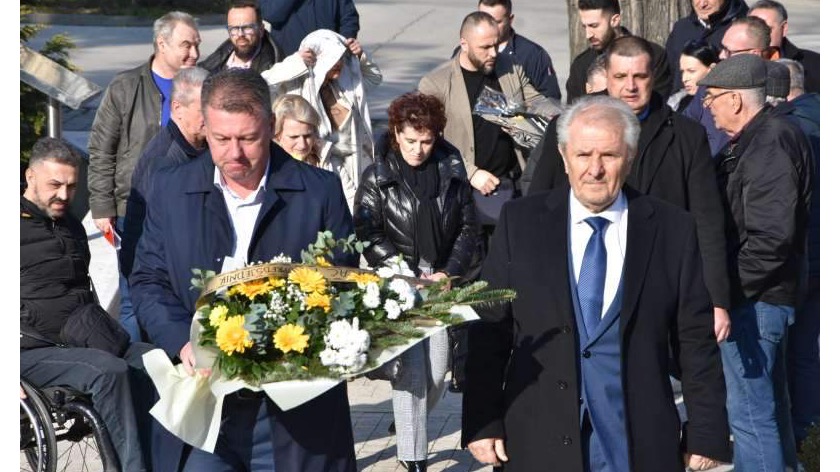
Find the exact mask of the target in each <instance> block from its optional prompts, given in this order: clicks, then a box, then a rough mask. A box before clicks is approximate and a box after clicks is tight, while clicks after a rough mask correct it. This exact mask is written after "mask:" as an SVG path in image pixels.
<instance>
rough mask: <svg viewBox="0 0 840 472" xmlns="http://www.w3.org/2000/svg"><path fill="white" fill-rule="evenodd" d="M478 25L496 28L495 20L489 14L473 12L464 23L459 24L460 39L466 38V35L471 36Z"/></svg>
mask: <svg viewBox="0 0 840 472" xmlns="http://www.w3.org/2000/svg"><path fill="white" fill-rule="evenodd" d="M480 25H490V26H492V27H494V28H498V25H496V20H494V19H493V17H492V16H490V14H489V13H485V12H483V11H474V12H472V13H470V14H469V15H467V16H466V17H465V18H464V21H462V22H461V37H462V38H466V37H467V35H472V32H473V31H474V30H475V29H476V28H477V27H478V26H480Z"/></svg>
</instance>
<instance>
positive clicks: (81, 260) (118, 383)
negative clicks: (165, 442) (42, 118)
mask: <svg viewBox="0 0 840 472" xmlns="http://www.w3.org/2000/svg"><path fill="white" fill-rule="evenodd" d="M80 164H81V160H80V157H79V156H78V154H77V153H76V152H75V151H74V150H73V149H72V148H71V147H70V146H69V145H68V144H67V143H65V142H64V141H62V140H59V139H54V138H42V139H40V140H38V142H36V143H35V145H34V146H33V148H32V155H31V157H30V160H29V167H28V168H27V169H26V184H27V187H26V190H25V191H24V193H23V195H22V196H21V199H20V333H21V338H20V348H21V351H20V375H21V378H24V379H26V380H27V381H28V382H29V383H31V384H32V385H33V386H35V387H37V388H46V387H52V386H64V387H69V388H72V389H75V390H78V391H79V392H82V393H84V394H88V395H90V397H91V400H92V402H93V407H94V409H95V410H96V411H97V412H98V413H99V415H100V416H101V418H102V420H103V422H104V424H105V426H106V428H107V432H108V435H109V436H110V439H111V442H112V443H113V446H114V449H115V452H116V454H117V456H118V458H119V462H120V465H121V469H122V470H123V472H137V471H145V470H147V467H146V465H145V464H146V463H147V461H148V460H147V458H148V454H149V450H148V447H147V446H148V442H147V441H146V440H145V439H146V434H147V433H146V431H148V424H149V421H150V420H149V415H148V413H147V412H148V410H149V407H150V404H149V402H150V400H151V398H152V397H151V396H150V394H149V392H151V391H152V390H151V389H153V387H152V386H151V382H150V380H149V379H148V377H147V376H146V374H145V371H144V370H143V363H142V359H141V356H142V355H143V354H144V353H145V352H146V351H148V350H149V349H151V348H152V347H153V346H151V345H149V344H143V343H133V344H130V343H129V341H128V334H127V333H126V332H125V330H123V329H122V327H121V326H120V325H119V323H117V322H116V321H114V320H113V319H112V318H111V317H110V315H108V313H107V312H105V310H103V309H102V308H101V307H100V306H99V305H98V303H97V300H96V296H95V294H94V293H93V291H92V290H91V284H90V277H89V275H88V264H89V263H90V250H89V248H88V242H87V234H86V232H85V230H84V228H83V227H82V224H81V222H80V221H79V220H78V219H77V218H76V217H74V216H73V215H72V214H71V213H70V211H69V209H70V202H71V200H72V199H73V195H74V193H75V190H76V181H77V178H78V174H79V166H80ZM135 412H136V415H135ZM138 423H140V424H138ZM138 426H140V429H139V430H138ZM138 431H143V433H142V434H141V433H140V432H138Z"/></svg>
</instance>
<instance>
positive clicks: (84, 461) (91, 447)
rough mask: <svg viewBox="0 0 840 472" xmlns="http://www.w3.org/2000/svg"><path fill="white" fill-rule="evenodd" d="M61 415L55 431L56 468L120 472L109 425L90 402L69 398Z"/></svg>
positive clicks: (61, 471)
mask: <svg viewBox="0 0 840 472" xmlns="http://www.w3.org/2000/svg"><path fill="white" fill-rule="evenodd" d="M61 416H62V418H57V419H58V420H59V421H58V422H57V426H56V430H55V434H56V440H57V441H58V457H57V458H56V471H58V472H64V471H77V470H79V471H91V472H112V471H114V472H116V471H119V465H118V461H117V459H116V454H115V453H114V449H113V446H112V444H111V440H110V438H109V437H108V434H107V430H106V428H105V425H104V424H103V423H102V420H101V419H100V417H99V415H98V414H97V413H96V411H94V410H93V408H92V407H91V406H90V405H89V404H87V403H86V402H82V401H69V402H67V403H65V404H64V405H63V406H62V408H61Z"/></svg>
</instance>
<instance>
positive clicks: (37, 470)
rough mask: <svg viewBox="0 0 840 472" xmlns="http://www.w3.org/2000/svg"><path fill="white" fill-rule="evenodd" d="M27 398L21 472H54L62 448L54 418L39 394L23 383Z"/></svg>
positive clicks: (22, 426)
mask: <svg viewBox="0 0 840 472" xmlns="http://www.w3.org/2000/svg"><path fill="white" fill-rule="evenodd" d="M21 387H22V388H23V391H24V393H26V398H25V399H23V398H22V399H21V400H20V452H21V458H20V470H21V471H28V472H29V471H31V472H53V471H54V470H56V460H57V456H58V453H57V452H58V448H57V445H56V439H55V431H54V430H53V423H52V414H51V413H50V410H49V408H48V407H47V405H46V403H45V402H44V400H43V399H42V398H41V395H40V393H39V392H37V391H36V390H35V389H34V388H32V387H31V386H30V385H29V384H27V383H26V382H21Z"/></svg>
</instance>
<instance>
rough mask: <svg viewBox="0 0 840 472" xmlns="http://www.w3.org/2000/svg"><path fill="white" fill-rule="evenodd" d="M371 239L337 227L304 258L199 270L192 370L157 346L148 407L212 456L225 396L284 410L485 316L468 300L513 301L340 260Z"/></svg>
mask: <svg viewBox="0 0 840 472" xmlns="http://www.w3.org/2000/svg"><path fill="white" fill-rule="evenodd" d="M366 244H367V243H363V242H361V241H358V240H355V239H354V237H353V236H351V237H350V238H348V239H347V240H335V239H333V237H332V235H331V234H330V233H329V232H324V233H319V235H318V240H317V241H315V242H314V243H313V244H310V245H309V248H308V250H305V251H303V252H302V254H301V258H300V260H301V261H302V262H303V263H302V264H296V263H292V260H291V258H290V257H287V256H285V255H279V256H278V257H276V258H275V259H273V260H272V261H270V262H269V263H266V264H255V265H250V266H247V267H245V268H242V269H239V270H235V271H229V272H226V273H223V274H220V275H216V274H214V273H212V272H206V271H201V270H198V269H195V270H194V271H193V273H194V274H195V278H194V279H193V280H192V282H193V286H194V287H195V288H196V289H198V290H200V293H201V295H200V297H199V299H198V302H197V303H196V312H195V315H194V317H193V324H192V330H191V342H192V343H193V350H194V352H195V354H196V367H197V368H205V369H208V368H209V369H210V372H211V374H210V375H209V376H206V377H205V376H201V375H195V376H189V375H187V374H186V373H185V372H184V370H183V367H181V366H173V365H172V363H171V362H170V361H169V359H168V358H166V354H164V353H163V351H161V350H154V351H151V352H150V353H148V354H146V356H144V361H145V363H146V367H147V370H148V371H149V374H150V375H151V376H152V379H153V381H154V382H155V386H156V387H157V389H158V392H159V394H160V397H161V401H160V402H158V404H156V405H155V407H154V408H153V409H152V415H153V416H155V418H157V419H158V420H159V421H160V422H161V424H163V425H164V426H165V427H166V428H167V429H169V431H170V432H172V433H173V434H175V435H176V436H178V437H180V438H181V439H182V440H184V441H185V442H187V443H189V444H191V445H193V446H196V447H199V448H201V449H204V450H207V451H212V450H213V448H214V447H215V441H216V439H217V436H218V428H219V425H220V421H221V406H222V403H223V400H224V396H225V395H227V394H229V393H233V392H235V391H237V390H239V389H241V388H247V389H251V390H255V391H259V390H263V391H265V392H266V394H267V396H268V397H269V398H271V399H272V401H274V402H275V403H276V404H277V405H278V406H279V407H280V408H281V409H291V408H295V407H296V406H299V405H301V404H303V403H305V402H307V401H309V400H311V399H313V398H315V397H316V396H318V395H320V394H321V393H323V392H325V391H326V390H329V389H330V388H333V387H334V386H335V385H337V384H338V383H339V382H341V381H343V380H344V379H347V378H352V377H355V376H358V375H361V374H364V373H366V372H369V371H371V370H374V369H376V368H378V367H380V366H382V365H383V364H385V363H387V362H388V361H390V360H392V359H394V358H395V357H396V356H398V355H399V354H401V353H402V352H403V351H405V350H406V349H408V348H410V347H411V346H413V345H414V344H417V343H418V342H420V341H422V340H423V339H425V338H426V337H428V336H431V335H432V334H434V333H435V332H437V331H439V330H441V329H445V328H446V326H448V325H452V324H457V323H460V322H463V321H467V320H470V319H475V318H477V315H476V314H475V312H474V311H473V310H472V309H471V308H470V306H477V305H483V304H491V303H498V302H502V301H506V300H511V299H513V298H514V297H515V293H514V292H512V291H510V290H487V287H486V283H484V282H474V283H472V284H469V285H466V286H464V287H459V288H452V289H449V288H448V287H447V283H446V282H438V283H430V282H429V281H428V280H421V279H416V278H414V274H413V272H412V271H411V270H410V269H409V268H408V266H407V265H406V264H405V263H404V262H402V261H401V260H399V259H395V260H393V261H392V262H393V263H392V264H391V265H389V266H386V267H384V268H381V269H379V270H378V271H375V272H374V271H369V270H362V269H355V268H349V267H336V266H333V265H332V264H331V263H330V262H329V260H330V257H331V255H332V251H333V250H335V249H336V248H338V249H339V250H342V251H345V252H361V251H362V250H363V248H364V247H365V245H366Z"/></svg>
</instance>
